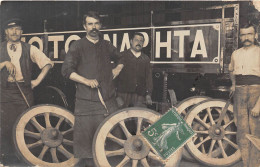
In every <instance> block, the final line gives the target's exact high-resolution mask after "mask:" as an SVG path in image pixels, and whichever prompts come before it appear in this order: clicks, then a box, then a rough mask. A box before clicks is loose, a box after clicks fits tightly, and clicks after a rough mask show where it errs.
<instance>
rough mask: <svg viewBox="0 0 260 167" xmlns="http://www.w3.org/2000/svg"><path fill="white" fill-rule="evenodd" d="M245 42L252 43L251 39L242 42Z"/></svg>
mask: <svg viewBox="0 0 260 167" xmlns="http://www.w3.org/2000/svg"><path fill="white" fill-rule="evenodd" d="M246 42H250V43H253V42H252V41H250V40H245V41H243V42H242V43H246Z"/></svg>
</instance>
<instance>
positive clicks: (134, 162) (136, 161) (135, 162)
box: [132, 159, 138, 167]
mask: <svg viewBox="0 0 260 167" xmlns="http://www.w3.org/2000/svg"><path fill="white" fill-rule="evenodd" d="M137 164H138V160H136V159H133V160H132V167H137Z"/></svg>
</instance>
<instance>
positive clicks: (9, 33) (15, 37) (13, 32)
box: [5, 26, 23, 42]
mask: <svg viewBox="0 0 260 167" xmlns="http://www.w3.org/2000/svg"><path fill="white" fill-rule="evenodd" d="M22 33H23V30H22V28H21V27H20V26H15V27H10V28H7V29H6V30H5V34H6V37H7V40H8V41H10V42H18V41H20V38H21V35H22Z"/></svg>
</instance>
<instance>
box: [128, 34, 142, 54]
mask: <svg viewBox="0 0 260 167" xmlns="http://www.w3.org/2000/svg"><path fill="white" fill-rule="evenodd" d="M130 43H131V48H132V49H133V50H134V51H136V52H140V51H141V50H142V48H143V45H144V38H143V37H142V36H139V35H135V36H134V38H133V39H132V40H131V41H130Z"/></svg>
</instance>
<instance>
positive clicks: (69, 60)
mask: <svg viewBox="0 0 260 167" xmlns="http://www.w3.org/2000/svg"><path fill="white" fill-rule="evenodd" d="M79 56H80V55H79V51H78V49H77V42H76V41H75V42H73V43H72V44H71V46H70V49H69V51H68V53H67V54H66V57H65V60H64V63H63V65H62V68H61V74H62V75H63V76H64V77H65V78H67V79H68V78H69V77H70V75H71V73H73V72H77V70H76V69H77V65H78V61H79Z"/></svg>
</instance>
